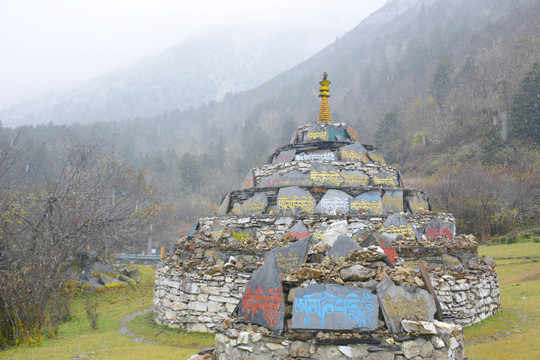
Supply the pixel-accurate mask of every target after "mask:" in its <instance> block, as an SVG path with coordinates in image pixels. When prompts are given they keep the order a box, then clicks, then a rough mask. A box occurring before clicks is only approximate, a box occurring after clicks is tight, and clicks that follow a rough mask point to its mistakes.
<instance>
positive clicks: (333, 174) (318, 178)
mask: <svg viewBox="0 0 540 360" xmlns="http://www.w3.org/2000/svg"><path fill="white" fill-rule="evenodd" d="M309 177H310V179H311V180H312V181H313V183H314V184H316V185H323V184H327V183H329V184H332V185H336V186H339V185H340V184H341V175H340V174H339V172H337V171H326V170H322V171H317V169H313V170H311V173H310V174H309Z"/></svg>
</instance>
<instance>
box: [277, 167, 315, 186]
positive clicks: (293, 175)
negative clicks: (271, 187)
mask: <svg viewBox="0 0 540 360" xmlns="http://www.w3.org/2000/svg"><path fill="white" fill-rule="evenodd" d="M307 185H311V180H310V179H309V176H308V174H304V173H303V172H301V171H300V170H292V171H289V172H287V173H285V174H283V175H282V176H281V178H280V179H279V186H282V187H283V186H307Z"/></svg>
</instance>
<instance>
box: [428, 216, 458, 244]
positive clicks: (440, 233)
mask: <svg viewBox="0 0 540 360" xmlns="http://www.w3.org/2000/svg"><path fill="white" fill-rule="evenodd" d="M455 231H456V227H455V225H454V223H453V222H450V221H444V220H443V219H441V218H436V219H433V220H431V221H430V222H429V223H428V224H427V226H426V230H425V233H426V236H427V238H428V239H431V240H434V239H437V238H448V239H453V238H454V233H455Z"/></svg>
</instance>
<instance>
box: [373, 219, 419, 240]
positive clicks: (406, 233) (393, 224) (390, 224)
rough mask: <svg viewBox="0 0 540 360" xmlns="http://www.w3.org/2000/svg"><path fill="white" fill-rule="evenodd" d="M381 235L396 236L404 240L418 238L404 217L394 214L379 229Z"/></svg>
mask: <svg viewBox="0 0 540 360" xmlns="http://www.w3.org/2000/svg"><path fill="white" fill-rule="evenodd" d="M379 232H380V233H388V234H394V235H395V236H396V237H397V236H403V237H404V238H411V237H414V238H416V233H415V232H414V229H413V227H412V226H411V224H410V223H409V221H408V220H407V218H406V217H405V216H404V215H401V214H392V215H390V216H388V217H387V218H386V220H385V221H384V222H383V224H382V225H381V227H380V229H379Z"/></svg>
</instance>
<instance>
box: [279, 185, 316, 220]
mask: <svg viewBox="0 0 540 360" xmlns="http://www.w3.org/2000/svg"><path fill="white" fill-rule="evenodd" d="M277 203H278V211H279V213H281V214H295V215H296V214H300V213H306V214H313V212H314V211H315V198H314V197H313V196H312V195H311V194H310V193H309V192H308V191H305V190H302V189H300V188H299V187H296V186H291V187H286V188H281V189H279V192H278V197H277Z"/></svg>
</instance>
